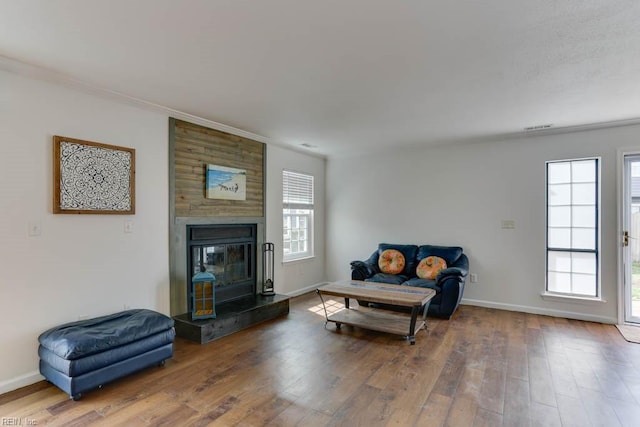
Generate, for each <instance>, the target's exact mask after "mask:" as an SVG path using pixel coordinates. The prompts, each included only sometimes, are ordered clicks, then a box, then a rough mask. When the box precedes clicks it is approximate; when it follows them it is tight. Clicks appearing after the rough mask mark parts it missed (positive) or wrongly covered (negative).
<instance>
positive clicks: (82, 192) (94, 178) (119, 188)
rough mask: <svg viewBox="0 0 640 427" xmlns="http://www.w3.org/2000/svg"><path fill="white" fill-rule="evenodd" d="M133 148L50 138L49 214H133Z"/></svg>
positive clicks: (63, 138) (58, 137)
mask: <svg viewBox="0 0 640 427" xmlns="http://www.w3.org/2000/svg"><path fill="white" fill-rule="evenodd" d="M135 156H136V151H135V150H134V149H133V148H126V147H118V146H115V145H107V144H101V143H98V142H90V141H82V140H79V139H74V138H67V137H64V136H57V135H56V136H54V137H53V213H56V214H122V215H131V214H134V213H135Z"/></svg>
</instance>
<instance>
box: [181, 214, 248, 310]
mask: <svg viewBox="0 0 640 427" xmlns="http://www.w3.org/2000/svg"><path fill="white" fill-rule="evenodd" d="M256 232H257V227H256V224H210V225H201V224H199V225H187V239H186V244H187V295H186V296H187V303H188V309H189V312H192V310H193V306H192V305H193V302H192V298H191V297H190V296H191V293H192V290H193V284H192V282H191V280H192V278H193V276H195V275H196V274H197V273H199V272H201V271H202V270H201V269H202V267H204V268H203V270H204V271H206V272H208V273H211V274H213V275H214V276H215V305H216V306H218V305H219V304H222V303H225V302H229V301H234V300H238V299H242V298H246V297H253V296H255V294H256V247H257V238H256Z"/></svg>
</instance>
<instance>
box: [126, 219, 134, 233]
mask: <svg viewBox="0 0 640 427" xmlns="http://www.w3.org/2000/svg"><path fill="white" fill-rule="evenodd" d="M124 232H125V233H133V221H131V220H130V219H128V220H126V221H125V222H124Z"/></svg>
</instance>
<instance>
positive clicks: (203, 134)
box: [173, 119, 266, 217]
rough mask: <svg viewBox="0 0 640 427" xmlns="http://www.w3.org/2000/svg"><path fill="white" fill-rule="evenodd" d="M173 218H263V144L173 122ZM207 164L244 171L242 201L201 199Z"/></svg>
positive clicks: (193, 125)
mask: <svg viewBox="0 0 640 427" xmlns="http://www.w3.org/2000/svg"><path fill="white" fill-rule="evenodd" d="M173 123H175V127H174V129H173V131H174V144H173V148H174V152H173V155H174V171H175V174H174V191H175V216H176V217H212V216H224V217H263V216H264V163H265V162H264V159H265V151H266V150H265V144H263V143H261V142H257V141H254V140H251V139H248V138H244V137H241V136H236V135H232V134H229V133H226V132H221V131H217V130H213V129H209V128H206V127H204V126H200V125H196V124H192V123H188V122H185V121H181V120H177V119H176V120H173ZM208 164H214V165H219V166H228V167H232V168H238V169H244V170H246V171H247V198H246V200H218V199H207V198H206V197H205V175H206V167H207V165H208Z"/></svg>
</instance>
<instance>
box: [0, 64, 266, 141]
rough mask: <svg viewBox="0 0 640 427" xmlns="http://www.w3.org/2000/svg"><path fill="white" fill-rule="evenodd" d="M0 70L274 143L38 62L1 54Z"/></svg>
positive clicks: (259, 136) (255, 139)
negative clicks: (81, 78) (27, 61)
mask: <svg viewBox="0 0 640 427" xmlns="http://www.w3.org/2000/svg"><path fill="white" fill-rule="evenodd" d="M0 69H2V70H5V71H8V72H11V73H14V74H18V75H22V76H25V77H29V78H32V79H36V80H42V81H46V82H49V83H55V84H58V85H61V86H66V87H69V88H71V89H76V90H80V91H82V92H85V93H89V94H92V95H96V96H99V97H101V98H106V99H110V100H115V101H118V102H120V103H124V104H127V105H130V106H134V107H138V108H141V109H144V110H149V111H154V112H158V113H163V114H166V115H168V116H170V117H174V118H176V119H180V120H184V121H188V122H190V123H194V124H198V125H202V126H205V127H208V128H211V129H215V130H219V131H221V132H227V133H230V134H233V135H237V136H242V137H244V138H249V139H253V140H254V141H259V142H263V143H265V144H266V143H273V141H270V140H269V139H268V138H266V137H264V136H262V135H257V134H255V133H251V132H247V131H244V130H242V129H238V128H234V127H232V126H228V125H225V124H222V123H218V122H214V121H212V120H208V119H205V118H202V117H198V116H194V115H192V114H188V113H184V112H182V111H178V110H174V109H172V108H169V107H165V106H164V105H160V104H155V103H153V102H149V101H145V100H144V99H139V98H135V97H133V96H129V95H126V94H124V93H121V92H117V91H114V90H110V89H105V88H102V87H99V86H95V85H92V84H89V83H86V82H83V81H81V80H78V79H74V78H72V77H70V76H68V75H66V74H63V73H59V72H57V71H53V70H49V69H47V68H43V67H39V66H37V65H31V64H27V63H24V62H21V61H18V60H15V59H12V58H9V57H7V56H3V55H0Z"/></svg>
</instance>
